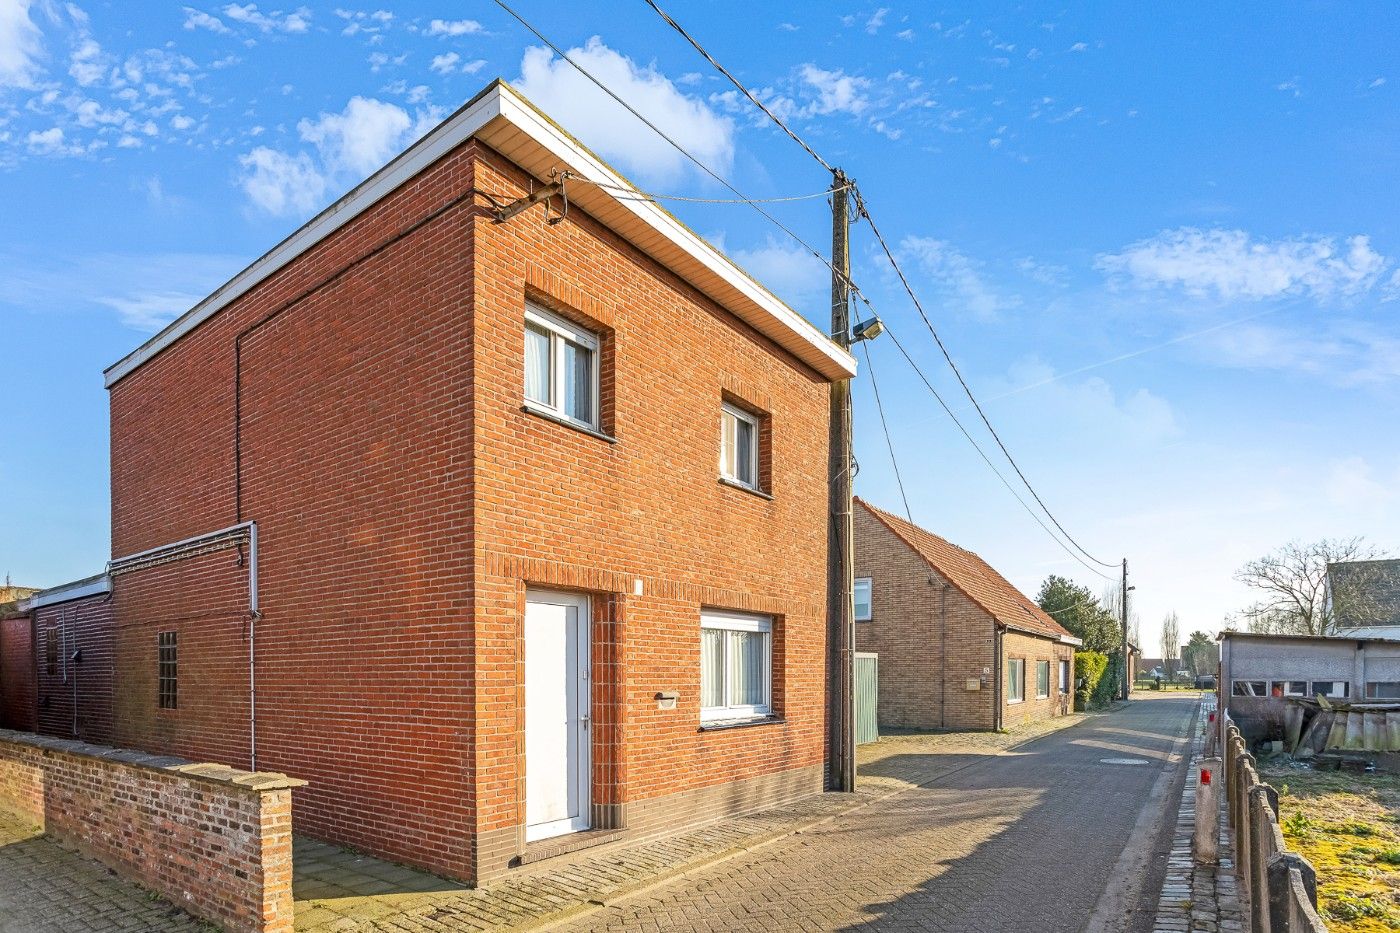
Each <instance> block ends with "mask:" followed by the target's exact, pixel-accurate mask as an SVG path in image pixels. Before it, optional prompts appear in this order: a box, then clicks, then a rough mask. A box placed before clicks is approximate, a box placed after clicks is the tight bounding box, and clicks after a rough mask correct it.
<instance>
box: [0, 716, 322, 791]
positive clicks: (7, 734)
mask: <svg viewBox="0 0 1400 933" xmlns="http://www.w3.org/2000/svg"><path fill="white" fill-rule="evenodd" d="M5 743H8V744H11V745H21V746H28V747H30V748H36V749H42V750H44V751H47V752H60V753H63V754H67V755H74V756H76V757H79V758H95V759H100V760H103V761H113V762H118V763H120V764H124V765H130V766H131V767H134V768H145V769H148V770H151V771H165V772H169V773H172V774H179V775H182V776H185V777H191V778H199V779H200V780H205V781H213V782H215V783H218V784H229V785H234V786H237V787H240V788H246V789H247V790H250V791H254V792H262V791H273V790H284V789H286V788H289V787H305V786H306V781H303V780H301V779H300V778H294V777H288V776H287V775H285V774H280V773H278V772H276V771H241V770H239V769H238V768H231V767H229V766H228V765H221V764H216V763H214V762H208V761H189V760H187V759H184V758H176V757H174V756H171V755H153V754H150V753H149V752H143V751H138V750H137V749H132V748H113V747H111V746H107V745H89V744H88V743H87V742H79V741H76V740H74V739H60V738H55V737H54V736H49V735H38V734H36V733H33V732H15V731H13V730H10V729H0V746H3V744H5Z"/></svg>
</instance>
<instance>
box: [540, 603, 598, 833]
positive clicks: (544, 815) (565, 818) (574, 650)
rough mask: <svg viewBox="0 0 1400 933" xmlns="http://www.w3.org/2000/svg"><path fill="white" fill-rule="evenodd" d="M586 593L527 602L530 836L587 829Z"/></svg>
mask: <svg viewBox="0 0 1400 933" xmlns="http://www.w3.org/2000/svg"><path fill="white" fill-rule="evenodd" d="M588 628H589V619H588V598H587V597H586V596H579V595H576V594H573V593H551V592H546V591H542V590H530V591H529V593H528V594H527V595H526V602H525V839H526V841H527V842H529V841H533V840H536V839H547V838H549V837H550V836H558V835H560V834H562V833H572V832H577V831H578V830H581V829H587V828H588V809H589V803H590V801H589V793H588V791H589V736H588V720H589V711H590V705H589V704H590V694H591V691H590V690H589V689H588V668H589V650H588V649H589V639H588V634H589V633H588Z"/></svg>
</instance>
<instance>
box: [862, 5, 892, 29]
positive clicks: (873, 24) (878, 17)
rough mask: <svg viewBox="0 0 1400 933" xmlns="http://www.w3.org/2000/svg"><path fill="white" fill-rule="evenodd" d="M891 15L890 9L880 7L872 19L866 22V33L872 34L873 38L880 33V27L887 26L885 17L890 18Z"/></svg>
mask: <svg viewBox="0 0 1400 933" xmlns="http://www.w3.org/2000/svg"><path fill="white" fill-rule="evenodd" d="M889 13H890V8H889V7H887V6H882V7H880V9H878V10H876V11H875V13H874V14H873V15H872V16H871V17H870V19H868V20H866V21H865V31H866V32H868V33H870V34H871V35H872V36H873V35H875V33H877V32H879V31H880V27H881V26H883V25H885V17H886V16H888V15H889Z"/></svg>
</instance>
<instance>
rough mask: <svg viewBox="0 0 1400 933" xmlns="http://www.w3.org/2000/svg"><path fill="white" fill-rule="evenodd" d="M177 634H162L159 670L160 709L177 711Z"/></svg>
mask: <svg viewBox="0 0 1400 933" xmlns="http://www.w3.org/2000/svg"><path fill="white" fill-rule="evenodd" d="M176 650H177V643H176V634H175V633H174V632H161V633H160V640H159V651H160V657H159V670H158V672H157V673H158V677H157V680H158V682H159V687H160V690H159V693H160V708H161V709H175V702H176V697H177V695H178V694H177V690H176V668H175V662H176Z"/></svg>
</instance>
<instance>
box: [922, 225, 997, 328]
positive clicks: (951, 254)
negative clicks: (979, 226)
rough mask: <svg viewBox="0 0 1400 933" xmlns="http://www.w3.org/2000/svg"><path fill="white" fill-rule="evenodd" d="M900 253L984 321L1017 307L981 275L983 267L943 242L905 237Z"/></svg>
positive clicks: (962, 306)
mask: <svg viewBox="0 0 1400 933" xmlns="http://www.w3.org/2000/svg"><path fill="white" fill-rule="evenodd" d="M899 246H900V252H901V253H903V254H904V255H906V256H908V257H911V258H913V259H914V260H915V261H916V262H917V263H918V264H919V267H920V268H921V269H922V270H923V271H924V273H925V274H926V275H927V276H928V277H929V278H930V279H931V280H932V281H933V283H934V284H935V285H936V286H937V287H938V289H939V290H940V291H942V292H943V293H944V294H945V295H948V296H951V297H952V298H953V299H954V300H955V301H956V303H957V304H958V305H959V306H960V308H961V309H962V310H964V311H967V312H969V313H970V314H972V316H973V317H976V318H978V319H979V320H983V321H991V320H995V319H996V318H997V317H998V315H999V314H1000V313H1001V312H1002V311H1004V310H1008V309H1010V308H1013V307H1015V306H1016V305H1018V304H1020V301H1019V299H1017V298H1015V297H1013V296H1003V295H1002V294H1001V293H1000V292H999V291H998V290H997V289H996V288H994V287H993V286H992V285H991V283H990V282H988V281H987V280H986V279H985V278H984V277H983V275H982V264H981V263H979V262H978V261H976V260H975V259H972V258H971V257H969V256H966V255H964V254H963V253H961V252H959V251H958V250H957V249H956V248H954V247H953V246H952V245H951V244H949V243H948V242H947V241H946V240H936V239H934V238H932V237H918V236H910V237H905V238H904V240H903V241H901V242H900V244H899Z"/></svg>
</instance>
